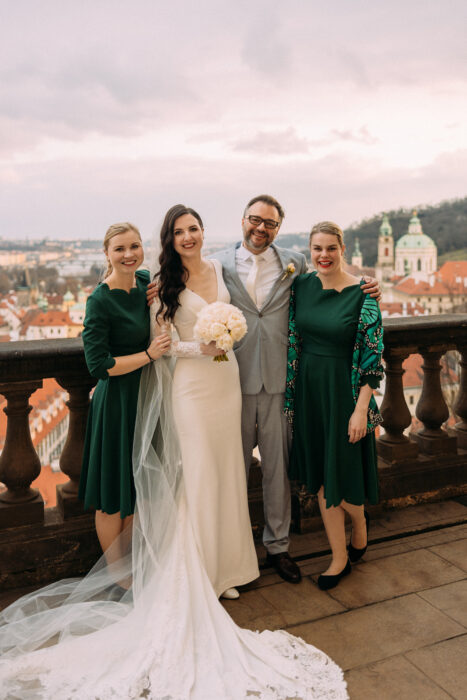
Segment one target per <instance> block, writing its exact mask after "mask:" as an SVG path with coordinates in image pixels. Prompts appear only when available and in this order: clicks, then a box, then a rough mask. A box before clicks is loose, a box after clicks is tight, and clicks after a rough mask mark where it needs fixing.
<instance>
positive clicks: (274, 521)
mask: <svg viewBox="0 0 467 700" xmlns="http://www.w3.org/2000/svg"><path fill="white" fill-rule="evenodd" d="M283 408H284V394H267V393H266V391H265V390H264V388H263V389H262V390H261V391H260V393H259V394H243V395H242V440H243V453H244V457H245V468H246V475H247V479H248V473H249V469H250V464H251V453H252V452H253V449H254V448H255V446H256V445H258V448H259V452H260V456H261V469H262V472H263V503H264V518H265V526H264V532H263V542H264V545H265V547H266V549H267V551H268V552H270V554H278V553H279V552H286V551H287V550H288V548H289V528H290V483H289V479H288V476H287V468H288V462H289V449H290V442H291V431H290V426H289V423H288V421H287V419H286V417H285V415H284V411H283Z"/></svg>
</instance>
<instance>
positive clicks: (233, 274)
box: [224, 243, 258, 311]
mask: <svg viewBox="0 0 467 700" xmlns="http://www.w3.org/2000/svg"><path fill="white" fill-rule="evenodd" d="M240 245H241V243H237V244H236V245H235V246H232V248H229V249H228V250H227V251H226V254H225V258H224V261H225V265H224V268H225V270H226V272H227V274H228V276H229V281H230V283H231V284H232V285H235V287H236V288H237V291H238V293H239V294H241V296H242V299H243V303H244V305H245V306H249V307H250V309H251V310H255V311H258V309H257V306H256V304H255V303H254V302H253V299H252V298H251V297H250V295H249V294H248V292H247V291H246V289H245V285H244V284H243V282H242V280H241V279H240V277H239V276H238V272H237V265H236V262H235V254H236V251H237V248H238V247H239V246H240Z"/></svg>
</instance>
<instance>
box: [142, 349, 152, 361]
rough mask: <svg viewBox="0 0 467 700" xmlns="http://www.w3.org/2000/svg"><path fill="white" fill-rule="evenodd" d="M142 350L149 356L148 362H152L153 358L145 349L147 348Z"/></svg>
mask: <svg viewBox="0 0 467 700" xmlns="http://www.w3.org/2000/svg"><path fill="white" fill-rule="evenodd" d="M144 352H145V353H146V355H147V356H148V357H149V361H150V362H154V358H153V357H151V355H150V354H149V353H148V351H147V350H145V351H144Z"/></svg>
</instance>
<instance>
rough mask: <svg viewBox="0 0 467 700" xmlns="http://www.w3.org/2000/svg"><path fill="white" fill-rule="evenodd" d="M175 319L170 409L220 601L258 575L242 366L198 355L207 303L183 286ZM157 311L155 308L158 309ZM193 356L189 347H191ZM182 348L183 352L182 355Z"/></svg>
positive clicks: (221, 288) (220, 292)
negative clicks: (198, 330) (199, 325)
mask: <svg viewBox="0 0 467 700" xmlns="http://www.w3.org/2000/svg"><path fill="white" fill-rule="evenodd" d="M213 264H214V267H215V270H216V277H217V301H223V302H225V303H229V302H230V294H229V292H228V291H227V287H226V286H225V284H224V280H223V277H222V266H221V264H220V262H219V261H217V260H214V261H213ZM179 300H180V307H179V308H178V309H177V312H176V314H175V318H174V325H175V329H176V331H177V333H178V336H179V338H180V342H175V343H173V345H174V346H175V350H174V353H175V355H176V356H177V357H178V359H177V363H176V366H175V373H174V378H173V410H174V418H175V424H176V426H177V432H178V436H179V441H180V448H181V452H182V464H183V479H184V482H185V492H186V499H187V504H188V510H189V514H190V520H191V523H192V526H193V531H194V535H195V539H196V543H197V545H198V551H199V554H200V556H201V559H202V561H203V564H204V567H205V569H206V573H207V574H208V577H209V580H210V581H211V583H212V585H213V588H214V590H215V592H216V595H217V596H220V595H221V593H223V592H224V591H225V590H226V589H227V588H230V587H232V586H239V585H241V584H244V583H248V582H249V581H252V580H253V579H255V578H257V577H258V576H259V570H258V561H257V558H256V551H255V547H254V543H253V537H252V532H251V523H250V517H249V513H248V496H247V485H246V475H245V466H244V464H245V463H244V457H243V449H242V436H241V411H242V395H241V391H240V378H239V373H238V365H237V360H236V358H235V355H234V353H233V352H232V351H230V352H229V353H228V358H229V362H214V361H213V358H212V357H211V356H209V355H200V354H199V353H197V352H196V348H197V347H198V346H199V343H196V341H194V335H193V328H194V325H195V323H196V320H197V314H198V312H199V311H200V310H201V309H202V308H203V307H204V306H206V305H207V302H206V301H205V300H204V299H203V298H202V297H200V296H198V294H195V292H192V291H191V290H190V289H188V288H185V289H184V290H183V292H182V293H181V294H180V297H179ZM154 306H155V305H154ZM193 346H194V350H195V352H194V353H193V350H191V351H190V349H193ZM183 348H185V349H183Z"/></svg>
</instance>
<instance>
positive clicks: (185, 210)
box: [154, 204, 204, 321]
mask: <svg viewBox="0 0 467 700" xmlns="http://www.w3.org/2000/svg"><path fill="white" fill-rule="evenodd" d="M184 214H191V215H192V216H194V217H195V219H196V220H197V221H198V223H199V225H200V227H201V228H202V229H203V228H204V226H203V221H202V219H201V217H200V215H199V214H198V212H197V211H195V210H194V209H191V208H190V207H186V206H185V205H184V204H175V205H174V206H173V207H171V208H170V209H169V211H168V212H167V214H166V215H165V218H164V221H163V224H162V228H161V248H162V250H161V254H160V255H159V264H160V269H159V272H157V273H156V274H155V275H154V280H155V281H157V282H158V285H159V301H160V306H159V309H158V310H157V317H159V316H160V314H161V313H162V318H163V319H164V321H172V320H173V317H174V316H175V313H176V311H177V309H178V307H179V306H180V302H179V300H178V299H179V296H180V294H181V293H182V292H183V290H184V289H185V287H186V280H187V279H188V270H187V269H186V268H185V267H184V266H183V263H182V259H181V257H180V255H179V254H178V253H177V251H176V250H175V248H174V226H175V221H176V220H177V219H178V218H179V217H180V216H183V215H184Z"/></svg>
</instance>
